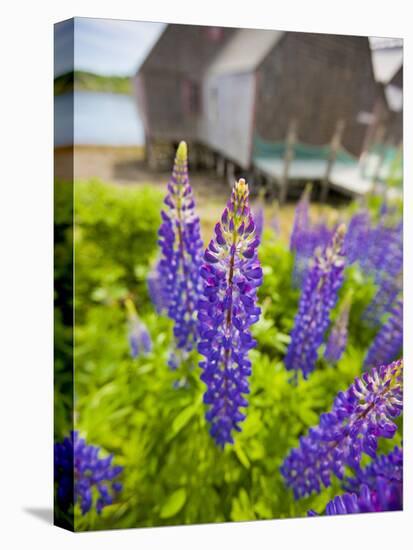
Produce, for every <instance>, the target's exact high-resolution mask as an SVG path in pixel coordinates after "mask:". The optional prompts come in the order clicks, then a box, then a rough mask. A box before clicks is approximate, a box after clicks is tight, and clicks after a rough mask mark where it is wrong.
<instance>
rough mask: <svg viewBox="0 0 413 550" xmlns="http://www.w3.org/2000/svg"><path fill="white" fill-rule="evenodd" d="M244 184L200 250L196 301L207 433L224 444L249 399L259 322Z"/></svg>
mask: <svg viewBox="0 0 413 550" xmlns="http://www.w3.org/2000/svg"><path fill="white" fill-rule="evenodd" d="M248 194H249V192H248V185H247V184H246V182H245V180H243V179H240V180H239V181H238V182H236V183H235V185H234V188H233V190H232V195H231V199H230V201H229V202H228V205H227V207H226V208H225V210H224V212H223V214H222V218H221V221H220V222H219V223H217V224H216V226H215V237H214V239H212V240H211V242H210V243H209V246H208V248H207V249H206V251H205V255H204V259H205V263H204V265H203V266H202V268H201V274H202V277H203V278H204V281H205V287H204V297H203V299H202V300H200V303H199V315H198V319H199V333H200V337H201V339H202V340H201V342H200V344H199V346H198V350H199V352H200V353H201V354H202V355H204V356H205V361H202V362H201V363H200V366H201V368H202V369H203V373H202V375H201V379H202V380H203V381H204V382H205V384H206V385H207V391H206V393H205V395H204V402H205V403H206V404H207V405H208V406H209V410H208V412H207V414H206V418H207V420H208V421H209V422H210V423H211V430H210V433H211V435H212V437H213V438H214V439H215V441H216V443H217V444H218V445H219V446H221V447H224V445H225V444H226V443H233V441H234V440H233V436H232V432H233V430H236V431H240V430H241V428H240V426H239V423H240V422H241V421H242V420H244V418H245V414H244V413H243V412H241V410H240V409H241V408H243V407H246V406H247V404H248V402H247V400H246V399H245V397H244V394H247V393H249V385H248V378H249V376H250V374H251V362H250V360H249V359H248V352H249V350H250V349H251V348H252V347H254V346H255V340H254V339H253V338H252V336H251V333H250V326H251V325H252V324H253V323H256V322H257V321H258V318H259V315H260V308H259V307H257V289H258V287H259V286H260V285H261V283H262V269H261V267H260V264H259V261H258V257H257V248H258V245H259V239H258V237H257V236H256V231H255V223H254V220H253V218H252V215H251V212H250V209H249V205H248Z"/></svg>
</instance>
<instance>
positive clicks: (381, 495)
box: [308, 447, 403, 516]
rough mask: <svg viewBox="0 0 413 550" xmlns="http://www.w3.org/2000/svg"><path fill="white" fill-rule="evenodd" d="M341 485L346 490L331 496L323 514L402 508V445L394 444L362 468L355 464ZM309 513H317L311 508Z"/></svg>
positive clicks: (310, 514)
mask: <svg viewBox="0 0 413 550" xmlns="http://www.w3.org/2000/svg"><path fill="white" fill-rule="evenodd" d="M343 488H344V489H345V490H346V491H348V492H347V493H345V494H344V495H341V496H337V497H335V498H334V499H333V500H331V501H330V502H329V503H328V504H327V506H326V509H325V512H324V513H325V515H327V516H332V515H337V514H357V513H360V512H387V511H390V510H402V509H403V451H402V449H400V448H399V447H395V448H394V449H393V451H392V452H391V453H389V454H387V455H380V456H378V457H377V458H376V460H373V462H371V464H369V465H368V466H366V467H365V468H358V469H357V471H356V476H355V477H351V478H350V477H348V478H346V479H345V480H344V482H343ZM308 515H309V516H316V515H318V514H316V513H315V512H314V511H313V510H310V511H309V512H308Z"/></svg>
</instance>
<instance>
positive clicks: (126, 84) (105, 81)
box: [54, 71, 132, 95]
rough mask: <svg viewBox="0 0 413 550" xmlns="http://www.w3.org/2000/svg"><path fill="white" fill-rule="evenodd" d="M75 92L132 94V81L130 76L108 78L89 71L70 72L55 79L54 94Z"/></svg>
mask: <svg viewBox="0 0 413 550" xmlns="http://www.w3.org/2000/svg"><path fill="white" fill-rule="evenodd" d="M73 89H75V90H87V91H91V92H110V93H115V94H127V95H131V94H132V79H131V78H130V77H129V76H106V75H99V74H95V73H91V72H88V71H70V72H68V73H65V74H62V75H60V76H58V77H56V78H55V79H54V94H55V95H60V94H64V93H65V92H72V91H73Z"/></svg>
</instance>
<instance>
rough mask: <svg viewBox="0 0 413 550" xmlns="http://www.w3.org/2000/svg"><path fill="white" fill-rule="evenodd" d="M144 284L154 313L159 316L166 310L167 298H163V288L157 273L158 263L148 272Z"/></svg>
mask: <svg viewBox="0 0 413 550" xmlns="http://www.w3.org/2000/svg"><path fill="white" fill-rule="evenodd" d="M146 283H147V286H148V292H149V296H150V298H151V301H152V303H153V305H154V306H155V310H156V313H158V314H161V313H163V312H165V311H166V310H167V304H168V297H167V296H164V288H163V285H162V281H161V278H160V273H159V261H158V262H157V263H156V264H155V266H154V267H153V268H152V269H151V271H150V272H149V274H148V277H147V279H146Z"/></svg>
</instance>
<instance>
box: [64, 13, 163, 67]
mask: <svg viewBox="0 0 413 550" xmlns="http://www.w3.org/2000/svg"><path fill="white" fill-rule="evenodd" d="M164 27H165V24H164V23H148V22H141V21H122V20H116V19H92V18H87V17H85V18H83V17H76V18H75V68H76V70H84V71H91V72H94V73H98V74H102V75H122V76H124V75H132V74H134V73H135V72H136V70H137V68H138V67H139V66H140V64H141V63H142V62H143V60H144V59H145V57H146V55H147V53H148V52H149V51H150V49H151V48H152V46H153V44H155V42H156V41H157V39H158V37H159V35H160V34H161V32H162V31H163V29H164ZM72 28H73V27H72V24H71V21H70V20H69V21H65V22H63V23H59V24H57V25H56V27H55V52H56V53H57V54H58V55H55V76H58V75H60V74H63V73H65V72H68V71H71V70H73V67H72V60H71V53H70V52H71V50H72V47H73V46H72V44H73V39H72V37H71V35H72Z"/></svg>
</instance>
